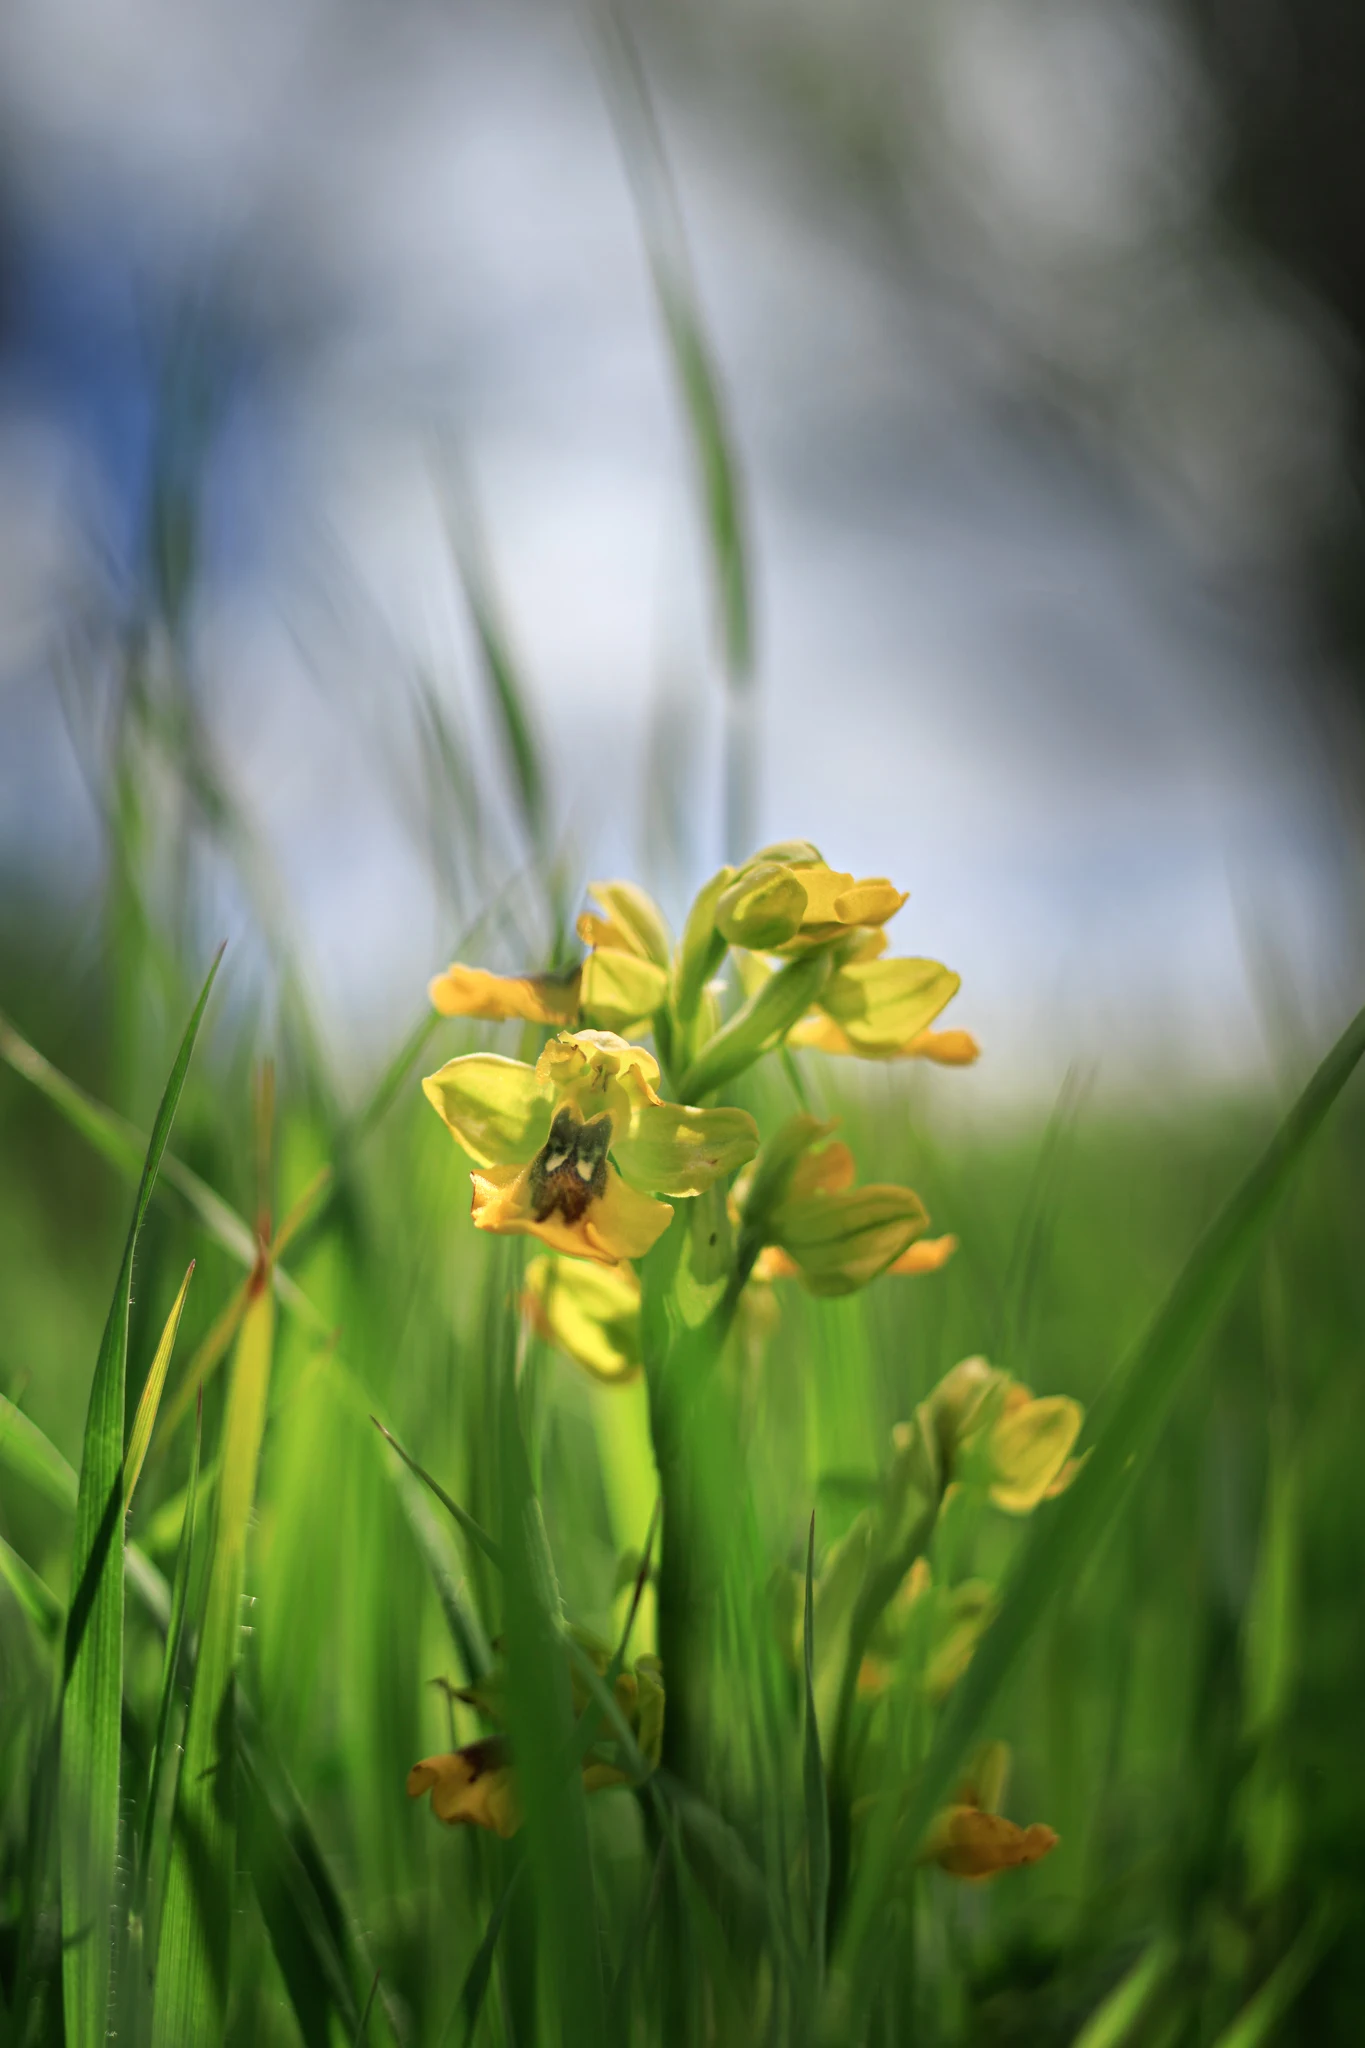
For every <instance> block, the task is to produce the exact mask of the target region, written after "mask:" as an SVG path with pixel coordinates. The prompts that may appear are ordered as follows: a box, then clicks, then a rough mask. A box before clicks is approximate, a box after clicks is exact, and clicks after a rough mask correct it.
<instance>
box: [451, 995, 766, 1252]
mask: <svg viewBox="0 0 1365 2048" xmlns="http://www.w3.org/2000/svg"><path fill="white" fill-rule="evenodd" d="M658 1078H659V1066H658V1062H657V1061H656V1060H655V1059H654V1057H653V1055H652V1054H650V1053H648V1052H646V1051H645V1050H644V1048H643V1047H642V1046H638V1045H630V1044H628V1043H627V1042H626V1040H625V1039H624V1038H618V1037H617V1036H616V1035H615V1034H614V1033H613V1032H610V1031H579V1032H574V1033H570V1032H567V1031H561V1032H560V1033H559V1035H558V1037H556V1038H553V1039H551V1041H550V1043H549V1044H548V1045H547V1046H546V1047H545V1050H544V1051H543V1052H542V1053H541V1055H540V1058H539V1059H538V1060H537V1062H536V1064H535V1066H534V1067H531V1066H527V1065H526V1064H525V1062H524V1061H521V1060H509V1059H503V1058H502V1057H501V1056H500V1055H498V1054H496V1053H469V1054H466V1055H464V1056H463V1057H462V1058H459V1059H454V1060H448V1061H447V1063H446V1064H445V1066H443V1067H442V1068H441V1069H440V1070H439V1072H437V1073H435V1074H430V1075H428V1076H427V1078H426V1079H425V1080H424V1081H423V1083H422V1087H423V1089H424V1091H425V1093H426V1095H427V1098H428V1100H429V1101H430V1102H431V1104H432V1106H433V1107H434V1108H435V1110H436V1112H437V1114H438V1115H439V1116H440V1117H442V1119H443V1120H444V1121H445V1123H446V1124H447V1126H448V1127H449V1129H450V1131H451V1132H452V1134H453V1136H454V1137H455V1139H456V1141H457V1143H458V1144H460V1145H462V1146H463V1148H464V1150H465V1151H466V1152H467V1153H468V1154H469V1156H470V1158H471V1159H472V1160H473V1161H474V1164H475V1169H476V1170H475V1171H474V1172H473V1173H472V1174H471V1175H470V1179H471V1180H472V1182H473V1185H474V1202H473V1214H474V1223H475V1226H476V1228H478V1229H480V1230H493V1231H501V1232H513V1233H523V1234H525V1235H527V1236H531V1237H538V1238H540V1239H541V1241H542V1242H543V1243H545V1244H547V1245H549V1246H550V1247H551V1249H552V1250H554V1251H561V1252H567V1253H569V1254H571V1255H572V1256H573V1257H575V1258H581V1259H596V1260H598V1261H600V1262H601V1263H602V1264H604V1265H614V1264H615V1263H616V1262H617V1261H618V1260H620V1259H635V1258H640V1257H642V1256H643V1254H644V1253H645V1252H647V1251H648V1250H649V1248H650V1246H651V1245H652V1244H654V1243H655V1242H656V1241H657V1239H658V1238H659V1237H660V1236H661V1235H662V1234H663V1232H664V1231H665V1230H666V1229H667V1228H668V1225H669V1222H670V1221H671V1219H672V1215H673V1211H672V1209H671V1207H670V1206H669V1204H668V1203H667V1202H666V1201H656V1200H655V1199H654V1197H655V1196H656V1195H672V1196H687V1195H696V1194H700V1193H701V1192H702V1190H703V1189H704V1188H708V1187H710V1186H711V1185H712V1183H713V1182H714V1181H716V1180H717V1179H719V1178H720V1177H721V1176H722V1175H724V1174H728V1173H732V1172H733V1171H734V1170H735V1168H736V1167H738V1166H742V1165H743V1164H744V1162H745V1160H747V1159H751V1158H752V1157H753V1155H754V1153H755V1151H756V1150H757V1148H758V1131H757V1127H756V1125H755V1124H754V1120H753V1118H752V1117H751V1116H749V1115H748V1114H747V1113H746V1112H745V1111H744V1110H740V1109H691V1108H687V1107H685V1106H683V1105H682V1104H679V1103H673V1102H664V1101H663V1100H662V1099H661V1097H660V1096H659V1095H658V1093H657V1092H656V1089H655V1085H654V1084H655V1082H656V1081H657V1080H658Z"/></svg>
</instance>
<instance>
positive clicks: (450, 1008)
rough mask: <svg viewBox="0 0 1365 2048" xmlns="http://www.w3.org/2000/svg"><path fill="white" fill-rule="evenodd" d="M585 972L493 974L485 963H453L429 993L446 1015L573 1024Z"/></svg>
mask: <svg viewBox="0 0 1365 2048" xmlns="http://www.w3.org/2000/svg"><path fill="white" fill-rule="evenodd" d="M580 979H581V970H580V969H579V968H577V967H571V968H568V969H567V970H566V971H565V972H564V973H562V974H489V973H488V972H487V971H486V970H485V969H484V968H482V967H462V966H461V965H460V963H459V961H454V962H452V964H451V965H450V966H449V967H447V969H446V971H445V973H444V974H438V975H437V976H436V977H435V979H434V980H433V981H432V982H431V984H430V986H429V988H428V991H427V993H428V994H429V995H430V997H431V1006H432V1008H433V1009H434V1010H439V1011H440V1013H441V1015H442V1016H443V1017H475V1018H479V1019H482V1020H483V1021H485V1022H489V1023H497V1024H501V1023H504V1022H506V1020H507V1019H508V1018H510V1017H521V1018H523V1019H524V1020H525V1021H526V1022H527V1023H528V1024H575V1023H577V1021H578V1008H579V982H580Z"/></svg>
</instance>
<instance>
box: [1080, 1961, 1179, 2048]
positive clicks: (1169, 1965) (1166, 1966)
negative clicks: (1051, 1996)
mask: <svg viewBox="0 0 1365 2048" xmlns="http://www.w3.org/2000/svg"><path fill="white" fill-rule="evenodd" d="M1179 1960H1180V1946H1179V1944H1178V1942H1176V1941H1174V1940H1173V1939H1172V1937H1171V1936H1170V1935H1169V1934H1159V1935H1158V1936H1157V1938H1156V1940H1155V1941H1154V1942H1152V1943H1151V1944H1150V1946H1149V1947H1147V1948H1145V1949H1144V1950H1143V1952H1142V1954H1141V1955H1140V1956H1139V1957H1138V1959H1137V1961H1136V1962H1135V1963H1134V1964H1133V1967H1132V1968H1131V1970H1129V1971H1127V1972H1126V1974H1125V1975H1124V1976H1123V1977H1121V1978H1120V1979H1119V1981H1118V1983H1117V1984H1116V1985H1115V1986H1114V1988H1113V1990H1112V1991H1111V1992H1110V1993H1109V1996H1108V1997H1107V1998H1106V1999H1105V2000H1104V2002H1103V2004H1102V2005H1100V2006H1098V2007H1097V2008H1096V2010H1095V2011H1094V2012H1092V2013H1091V2015H1090V2018H1089V2019H1088V2020H1087V2021H1086V2023H1085V2025H1084V2026H1083V2027H1082V2028H1081V2031H1080V2033H1079V2034H1077V2036H1076V2039H1075V2041H1074V2042H1073V2043H1072V2048H1127V2044H1128V2043H1129V2042H1131V2041H1135V2040H1137V2039H1138V2038H1140V2035H1141V2033H1142V2032H1143V2031H1145V2028H1146V2024H1147V2019H1148V2016H1149V2014H1150V2012H1151V2009H1152V2005H1153V2002H1154V2000H1155V1999H1156V1998H1157V1996H1158V1995H1159V1993H1160V1992H1161V1991H1163V1990H1164V1989H1165V1986H1166V1984H1167V1983H1168V1982H1169V1980H1170V1976H1171V1972H1172V1971H1173V1970H1174V1968H1175V1966H1176V1964H1177V1962H1178V1961H1179Z"/></svg>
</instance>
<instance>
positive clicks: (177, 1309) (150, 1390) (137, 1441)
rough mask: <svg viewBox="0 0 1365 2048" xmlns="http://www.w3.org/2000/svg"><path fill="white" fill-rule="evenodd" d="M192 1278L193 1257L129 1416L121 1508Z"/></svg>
mask: <svg viewBox="0 0 1365 2048" xmlns="http://www.w3.org/2000/svg"><path fill="white" fill-rule="evenodd" d="M193 1278H194V1260H193V1259H191V1260H190V1263H189V1266H188V1268H187V1269H186V1273H185V1277H184V1279H183V1280H182V1281H181V1283H180V1292H179V1294H177V1295H176V1297H175V1300H174V1301H173V1302H172V1304H171V1312H170V1314H169V1315H168V1316H167V1318H166V1326H165V1328H164V1329H163V1330H162V1332H161V1342H160V1343H159V1344H158V1345H157V1347H156V1354H155V1356H154V1357H153V1359H152V1364H151V1370H150V1371H149V1372H148V1374H147V1378H146V1380H145V1382H144V1384H143V1388H142V1393H141V1395H140V1396H139V1399H138V1404H137V1413H136V1414H135V1415H134V1417H133V1427H132V1432H131V1434H130V1436H129V1438H128V1450H127V1454H126V1456H125V1457H124V1460H123V1504H124V1508H125V1510H126V1509H128V1508H130V1507H131V1506H132V1504H133V1489H134V1488H135V1487H136V1485H137V1482H138V1479H139V1478H140V1477H141V1473H142V1467H143V1464H144V1462H145V1460H146V1456H147V1446H148V1444H150V1442H151V1440H152V1431H153V1429H154V1428H155V1427H156V1411H157V1409H158V1408H159V1407H160V1406H161V1395H162V1391H163V1389H164V1388H165V1385H166V1374H167V1372H168V1371H169V1370H170V1363H171V1353H172V1352H173V1351H174V1349H175V1338H176V1332H177V1331H178V1330H179V1328H180V1317H181V1314H182V1312H183V1310H184V1307H185V1297H186V1295H187V1294H188V1293H189V1291H190V1282H191V1280H192V1279H193Z"/></svg>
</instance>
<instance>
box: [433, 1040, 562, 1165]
mask: <svg viewBox="0 0 1365 2048" xmlns="http://www.w3.org/2000/svg"><path fill="white" fill-rule="evenodd" d="M422 1092H423V1094H424V1095H425V1096H426V1098H427V1101H428V1102H429V1103H430V1104H431V1105H432V1108H433V1109H434V1110H435V1111H436V1114H437V1115H438V1116H439V1117H441V1118H442V1120H443V1121H444V1122H445V1124H446V1125H447V1127H448V1128H449V1130H450V1131H451V1132H452V1134H453V1135H454V1137H455V1139H456V1141H457V1142H458V1143H459V1144H461V1145H462V1146H463V1147H464V1149H465V1151H466V1152H467V1153H468V1154H469V1156H470V1158H471V1159H472V1160H473V1161H474V1163H475V1164H476V1165H477V1166H505V1165H511V1164H512V1162H513V1161H514V1160H518V1159H525V1158H526V1156H527V1154H528V1153H531V1152H534V1151H536V1150H537V1149H538V1148H539V1146H540V1143H541V1141H542V1140H543V1138H544V1135H545V1132H546V1131H547V1130H548V1128H549V1122H550V1098H549V1094H548V1091H547V1090H545V1089H544V1088H543V1087H542V1086H541V1084H540V1083H539V1082H538V1081H537V1079H536V1072H535V1069H534V1068H533V1067H528V1066H526V1065H525V1063H524V1062H523V1061H521V1060H507V1059H503V1058H502V1057H501V1055H500V1054H498V1053H492V1052H474V1053H466V1054H464V1055H463V1056H462V1057H461V1058H460V1059H456V1060H447V1061H446V1064H445V1065H444V1066H443V1067H441V1068H440V1069H439V1070H438V1072H436V1073H434V1074H428V1075H427V1077H426V1079H425V1080H424V1081H423V1083H422Z"/></svg>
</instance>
